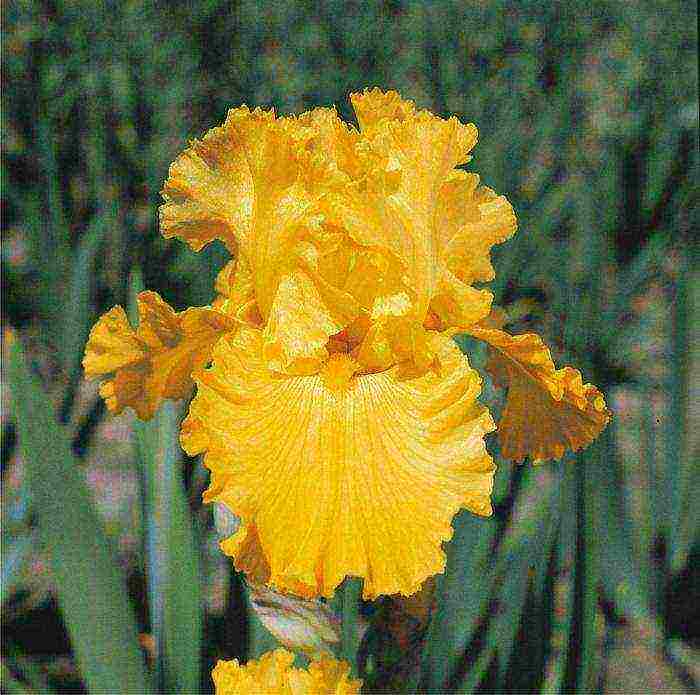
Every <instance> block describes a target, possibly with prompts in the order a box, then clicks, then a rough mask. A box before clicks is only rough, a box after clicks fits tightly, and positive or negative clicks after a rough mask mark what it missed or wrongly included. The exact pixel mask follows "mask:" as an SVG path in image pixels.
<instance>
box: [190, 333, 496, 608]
mask: <svg viewBox="0 0 700 695" xmlns="http://www.w3.org/2000/svg"><path fill="white" fill-rule="evenodd" d="M431 340H432V342H431V345H430V347H431V349H432V351H433V352H434V353H435V354H436V355H437V357H438V359H439V362H440V365H441V370H440V375H438V374H436V373H435V372H433V371H430V372H428V373H426V374H425V375H424V376H422V377H420V378H416V379H410V380H407V381H398V380H397V368H394V369H391V370H389V371H386V372H382V373H378V374H367V375H356V376H354V377H352V378H350V380H349V382H348V384H347V387H346V388H345V389H344V390H343V389H338V388H328V387H327V386H326V384H325V382H324V379H323V377H322V376H320V375H314V376H306V377H283V376H278V375H274V374H271V372H270V371H269V370H268V369H267V368H266V363H265V361H264V359H263V357H262V350H263V336H262V334H261V332H260V331H254V330H251V329H248V328H241V329H240V331H239V332H238V333H236V334H235V335H231V336H227V337H226V338H225V339H223V340H221V341H220V342H219V343H218V344H217V347H216V348H215V350H214V355H213V364H212V367H211V368H210V369H208V370H204V371H202V372H201V373H200V374H199V375H198V376H197V383H198V389H197V396H196V398H195V399H194V401H193V402H192V404H191V407H190V414H189V416H188V418H187V419H186V421H185V423H183V431H182V437H181V441H182V444H183V447H184V448H185V450H186V451H188V452H189V453H190V454H192V455H195V454H198V453H201V452H203V451H206V456H205V459H204V462H205V465H206V466H207V467H208V468H209V469H210V470H211V471H212V485H211V488H210V492H209V493H208V494H207V496H206V499H207V500H208V501H209V500H216V501H220V502H223V503H224V504H226V505H227V506H228V508H229V509H231V510H232V511H233V513H234V514H236V515H237V516H238V517H240V519H241V521H242V526H241V528H240V529H239V531H238V532H237V533H236V534H235V535H234V536H232V537H231V538H230V539H228V540H227V541H225V542H224V543H223V544H222V549H223V550H224V552H227V553H229V554H231V555H232V556H233V557H234V561H235V562H236V564H237V566H238V567H239V568H241V569H243V565H248V566H256V567H257V568H258V569H260V568H261V567H264V566H265V565H267V566H268V568H269V577H267V578H266V579H267V581H268V582H269V583H270V585H271V586H273V587H274V588H276V589H278V590H280V591H289V592H292V593H296V594H298V595H303V596H307V597H313V596H317V595H323V596H331V595H332V594H333V591H334V589H335V588H336V587H337V586H338V584H340V582H342V580H343V579H344V578H345V576H348V575H354V576H358V577H363V578H364V595H365V597H367V598H373V597H375V596H377V595H379V594H394V593H403V594H406V595H410V594H412V593H414V592H415V591H416V590H417V589H418V588H419V587H420V585H421V583H422V582H423V581H424V580H425V579H426V577H428V576H431V575H433V574H435V573H437V572H441V571H442V570H443V569H444V564H445V556H444V553H443V551H442V547H441V544H442V542H443V541H446V540H448V539H449V538H450V537H451V534H452V528H451V525H450V522H451V520H452V517H453V516H454V514H455V513H456V512H457V510H458V509H460V508H461V507H466V508H468V509H470V510H471V511H473V512H475V513H477V514H484V515H488V514H490V513H491V504H490V493H491V487H492V480H493V474H494V465H493V462H492V460H491V458H490V457H489V455H488V454H487V452H486V449H485V446H484V441H483V437H484V434H485V433H486V432H489V431H491V430H492V429H493V421H492V420H491V417H490V415H489V413H488V411H487V410H486V409H485V408H484V407H483V406H481V405H480V404H479V403H478V402H477V401H476V398H477V396H478V394H479V392H480V389H481V382H480V379H479V377H478V375H477V374H476V372H474V371H473V370H472V369H471V368H470V367H469V365H468V363H467V360H466V358H465V357H463V356H462V355H461V353H460V352H459V350H458V349H457V347H456V346H455V345H454V343H453V342H452V341H451V340H449V339H447V338H445V337H444V336H441V335H438V334H435V333H433V334H432V337H431ZM256 550H257V551H258V552H259V553H260V554H261V555H262V559H257V560H256V558H255V554H254V552H255V551H256Z"/></svg>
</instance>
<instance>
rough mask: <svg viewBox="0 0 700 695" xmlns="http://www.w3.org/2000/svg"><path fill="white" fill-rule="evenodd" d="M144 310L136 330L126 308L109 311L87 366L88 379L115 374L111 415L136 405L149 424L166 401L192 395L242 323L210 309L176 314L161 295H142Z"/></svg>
mask: <svg viewBox="0 0 700 695" xmlns="http://www.w3.org/2000/svg"><path fill="white" fill-rule="evenodd" d="M138 312H139V327H138V329H137V330H134V329H132V328H131V326H130V325H129V322H128V320H127V318H126V314H125V313H124V310H123V309H122V308H121V307H114V308H113V309H111V310H110V311H108V312H107V313H106V314H105V315H104V316H103V317H102V318H101V319H100V320H99V321H98V322H97V324H96V325H95V326H94V327H93V329H92V331H91V333H90V338H89V340H88V343H87V346H86V348H85V357H84V359H83V366H84V368H85V373H86V376H87V377H88V378H96V377H99V376H108V375H110V376H111V378H110V379H108V380H107V381H105V382H104V383H103V384H102V386H101V387H100V394H101V395H102V397H103V398H104V399H105V400H106V403H107V407H108V408H109V410H110V411H111V412H113V413H121V412H122V410H124V408H126V407H131V408H133V409H134V410H135V411H136V413H137V415H138V416H139V418H141V419H142V420H148V419H150V418H151V417H153V414H154V413H155V411H156V410H157V408H158V406H159V405H160V403H161V402H162V401H163V399H165V398H174V399H176V398H183V397H185V396H186V395H187V394H188V393H189V391H190V389H191V388H192V386H193V382H192V371H193V370H194V369H195V368H197V367H201V366H203V365H204V364H206V362H208V360H209V358H210V355H211V350H212V347H213V346H214V343H215V342H216V341H217V340H218V339H219V338H220V337H221V336H222V335H224V334H225V333H227V332H228V331H231V330H233V329H235V327H236V326H237V325H238V323H237V322H236V321H235V320H234V319H232V318H230V317H228V316H226V315H225V314H222V313H220V312H218V311H215V310H213V309H208V308H193V309H187V310H186V311H183V312H180V313H176V312H175V311H173V309H172V308H171V307H170V306H168V304H166V303H165V302H164V301H163V300H162V299H161V298H160V297H159V296H158V295H157V294H156V293H155V292H141V293H140V294H139V296H138Z"/></svg>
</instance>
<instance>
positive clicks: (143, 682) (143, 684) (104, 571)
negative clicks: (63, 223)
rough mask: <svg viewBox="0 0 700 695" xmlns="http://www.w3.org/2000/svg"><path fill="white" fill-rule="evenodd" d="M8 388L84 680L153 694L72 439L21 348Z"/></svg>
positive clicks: (97, 688)
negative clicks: (57, 416) (28, 366)
mask: <svg viewBox="0 0 700 695" xmlns="http://www.w3.org/2000/svg"><path fill="white" fill-rule="evenodd" d="M8 382H9V386H10V392H11V397H12V402H13V411H14V413H15V416H16V418H17V422H16V424H17V432H18V437H19V448H20V451H21V453H22V456H23V457H24V460H25V461H26V462H27V475H28V480H29V486H30V489H31V494H32V504H33V507H34V510H35V513H36V516H37V523H38V529H39V535H40V539H41V543H42V546H43V548H44V549H45V552H46V553H47V555H48V557H49V559H50V563H51V569H52V573H53V578H54V580H55V583H56V590H57V594H58V601H59V604H60V606H61V608H62V611H63V615H64V618H65V622H66V626H67V628H68V633H69V635H70V638H71V642H72V645H73V648H74V650H75V656H76V659H77V662H78V665H79V667H80V670H81V673H82V676H83V678H84V679H85V682H86V684H87V686H88V688H89V690H90V691H92V692H114V691H115V689H117V690H120V691H121V692H148V691H149V688H148V687H147V686H148V680H147V677H146V671H145V668H144V663H143V657H142V655H141V652H140V649H139V646H138V639H137V637H138V630H137V626H136V620H135V618H134V613H133V609H132V607H131V605H130V603H129V598H128V595H127V592H126V584H125V581H124V575H123V572H122V570H121V568H120V567H119V565H118V564H117V562H116V559H115V555H114V552H113V549H112V543H111V542H110V539H109V538H108V537H107V535H106V533H105V531H104V526H103V524H102V520H101V519H100V518H99V516H98V514H97V513H96V512H95V510H94V507H93V505H92V502H91V499H90V493H89V492H88V490H87V488H86V486H85V483H84V481H83V477H82V474H81V472H80V470H79V468H78V462H77V460H76V459H75V458H74V456H73V455H72V453H71V448H70V441H69V439H68V437H67V435H66V432H65V431H64V430H63V429H62V428H61V427H59V426H58V425H57V424H56V417H55V414H54V412H53V409H52V408H51V406H50V405H49V404H48V403H47V398H46V394H45V393H44V392H43V390H42V388H41V385H40V383H39V380H38V379H37V377H35V376H34V375H33V374H31V373H30V371H29V369H28V368H27V365H26V363H25V359H24V353H23V351H22V349H21V347H20V346H19V344H18V343H15V344H14V345H12V347H11V355H10V360H9V365H8Z"/></svg>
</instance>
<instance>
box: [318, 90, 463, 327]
mask: <svg viewBox="0 0 700 695" xmlns="http://www.w3.org/2000/svg"><path fill="white" fill-rule="evenodd" d="M396 96H397V98H398V95H396ZM363 99H370V100H371V101H375V100H376V101H380V102H382V103H383V102H384V101H386V103H393V99H394V98H393V97H390V96H389V95H383V96H382V95H381V94H380V93H378V92H376V93H375V92H372V93H371V95H370V96H368V95H365V96H364V97H362V98H360V99H359V100H357V99H356V100H355V101H358V103H360V104H363V103H364V101H363ZM353 103H355V102H353ZM401 103H403V102H401ZM392 108H393V107H392ZM368 111H369V110H368ZM386 111H387V112H390V111H391V108H388V107H387V109H386ZM399 111H401V109H399ZM360 112H362V107H360V111H359V112H358V113H360ZM379 112H381V109H379ZM363 118H364V117H361V121H362V119H363ZM365 130H367V129H366V128H365V126H364V125H363V134H365V135H366V137H365V138H364V139H363V140H362V141H361V143H360V144H359V145H358V146H357V148H356V150H357V152H358V157H360V159H361V161H362V162H363V164H364V166H365V172H364V176H363V177H362V178H360V180H359V181H353V182H352V183H351V184H350V185H348V186H347V187H346V188H345V189H344V190H343V191H342V192H338V193H335V192H333V193H330V194H329V195H327V196H326V197H324V199H323V200H322V201H321V207H322V210H323V212H324V215H325V216H326V218H327V220H328V221H329V222H331V223H332V224H334V225H336V226H337V227H339V228H341V229H345V230H346V231H347V233H348V234H349V235H350V237H351V238H352V239H353V240H354V241H355V242H356V243H358V244H361V245H364V246H366V247H369V248H373V247H374V248H377V247H378V248H382V249H384V250H385V252H388V253H390V254H391V255H392V256H393V257H394V258H395V259H396V260H397V261H398V262H399V263H401V264H402V267H403V273H404V274H405V276H406V281H405V285H406V287H410V288H411V291H412V293H413V294H414V295H415V307H414V312H413V313H414V315H415V318H416V320H418V321H419V322H422V321H423V320H424V318H425V316H426V313H427V309H428V304H429V302H430V299H431V297H432V296H433V294H434V292H435V290H436V286H437V281H438V276H439V269H438V257H439V253H440V230H439V229H438V227H437V226H436V224H438V223H439V222H440V217H439V215H438V206H439V203H440V191H441V189H442V187H443V186H444V184H445V183H446V182H447V181H449V180H450V179H451V178H452V177H453V176H454V173H455V167H456V166H458V165H459V164H462V163H464V162H466V161H468V160H469V159H470V157H469V152H470V150H471V149H472V148H473V146H474V145H475V144H476V140H477V132H476V128H475V127H474V125H473V124H466V125H465V124H463V123H460V122H459V121H458V120H457V119H456V118H450V119H449V120H445V119H442V118H438V117H437V116H434V115H432V114H430V113H428V112H426V111H421V112H418V113H415V114H414V113H413V112H411V113H408V112H407V113H406V114H405V116H404V117H402V118H393V119H392V118H390V117H389V116H388V115H387V116H381V117H380V118H378V120H376V122H375V121H372V127H371V128H369V129H368V130H367V132H366V133H365V132H364V131H365Z"/></svg>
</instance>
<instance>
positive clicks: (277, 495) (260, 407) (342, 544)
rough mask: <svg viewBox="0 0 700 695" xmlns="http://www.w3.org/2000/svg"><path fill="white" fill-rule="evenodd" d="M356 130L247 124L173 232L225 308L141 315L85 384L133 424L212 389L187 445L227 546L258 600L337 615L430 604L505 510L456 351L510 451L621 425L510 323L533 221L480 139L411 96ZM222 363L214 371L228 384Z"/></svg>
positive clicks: (110, 345) (534, 449)
mask: <svg viewBox="0 0 700 695" xmlns="http://www.w3.org/2000/svg"><path fill="white" fill-rule="evenodd" d="M351 100H352V105H353V107H354V109H355V113H356V115H357V119H358V122H359V129H356V128H354V127H352V126H350V125H347V124H346V123H344V122H343V121H342V120H340V119H339V118H338V116H337V114H336V113H335V111H334V110H331V109H314V110H313V111H311V112H308V113H305V114H303V115H301V116H299V117H283V118H280V117H276V116H275V114H274V112H273V111H263V110H260V109H255V110H252V111H251V110H250V109H248V108H247V107H242V108H237V109H233V110H231V111H230V112H229V114H228V117H227V119H226V122H225V123H224V125H223V126H221V127H219V128H214V129H213V130H211V131H210V132H208V133H207V134H206V135H205V136H204V138H202V139H201V140H195V141H194V142H192V144H191V146H190V147H189V148H188V149H187V150H185V152H184V153H183V154H181V155H180V156H179V157H178V158H177V160H176V161H175V162H174V163H173V164H172V166H171V168H170V172H169V176H168V180H167V182H166V184H165V187H164V189H163V197H164V200H165V203H164V205H163V206H162V207H161V209H160V223H161V229H162V232H163V234H164V235H165V236H166V237H179V238H181V239H183V240H184V241H186V242H187V243H188V244H189V245H190V246H191V247H192V248H193V249H194V250H195V251H198V250H199V249H201V248H202V247H203V246H205V245H206V244H208V243H209V242H211V241H213V240H214V239H219V240H221V241H222V242H223V243H224V244H225V245H226V247H227V248H228V249H229V251H230V252H231V255H232V257H233V260H232V261H231V262H230V263H229V264H228V265H227V266H226V267H225V268H224V269H223V270H222V271H221V273H220V275H219V277H218V280H217V282H216V290H217V296H216V297H215V298H214V300H213V301H212V304H211V306H209V307H205V308H193V309H188V310H186V311H184V312H181V313H176V312H174V311H173V310H172V309H171V308H170V307H168V305H167V304H165V302H163V300H161V299H160V298H159V297H158V295H156V294H154V293H151V292H145V293H142V294H141V295H140V296H139V314H140V324H139V326H138V328H137V329H135V330H134V329H132V328H131V327H130V326H129V324H128V322H127V320H126V317H125V315H124V312H123V310H122V309H121V308H119V307H117V308H115V309H112V310H111V311H110V312H108V313H107V314H106V315H105V316H103V317H102V318H101V319H100V321H99V323H98V324H97V325H96V326H95V328H94V329H93V331H92V334H91V336H90V341H89V343H88V346H87V351H86V357H85V361H84V364H85V368H86V371H87V374H88V376H93V377H94V376H102V375H107V376H109V379H108V380H107V381H106V382H105V383H104V384H103V385H102V394H103V395H104V396H105V398H106V399H107V405H108V407H109V408H110V410H112V411H113V412H120V411H121V410H122V409H123V408H124V407H126V406H130V407H132V408H133V409H134V410H136V412H137V414H138V415H139V416H140V417H146V418H147V417H149V416H150V415H152V413H153V412H154V410H155V408H156V407H157V406H158V404H159V403H160V402H161V401H162V399H163V398H177V397H180V396H182V395H184V394H185V393H187V392H188V390H189V388H190V387H191V386H192V382H193V380H194V382H196V386H197V395H196V397H195V399H194V400H193V402H192V404H191V406H190V411H189V415H188V417H187V419H186V420H185V421H184V423H183V426H182V433H181V442H182V445H183V447H184V448H185V450H186V451H187V452H188V453H189V454H191V455H195V454H199V453H204V455H205V458H204V462H205V464H206V466H207V467H208V468H209V469H210V470H211V473H212V480H211V485H210V487H209V489H208V490H207V492H206V494H205V499H206V500H208V501H217V502H221V503H223V504H225V505H226V506H227V507H229V508H230V509H231V510H232V511H233V512H234V513H235V514H236V515H237V516H238V517H239V518H240V520H241V525H240V527H239V528H238V530H237V531H236V532H235V533H234V534H233V535H232V536H231V537H230V538H228V539H226V540H224V541H223V542H222V548H223V550H224V552H226V553H227V554H228V555H230V556H231V557H232V558H233V559H234V561H235V564H236V566H237V567H238V568H239V569H241V570H244V571H246V572H247V573H248V574H249V575H250V576H251V578H252V580H253V581H255V582H258V583H268V584H269V585H270V586H272V587H273V588H275V589H277V590H280V591H286V592H291V593H296V594H298V595H301V596H304V597H313V596H318V595H323V596H331V595H332V594H333V591H334V589H335V588H336V587H337V586H338V584H339V583H340V582H342V581H343V579H344V577H346V576H348V575H355V576H358V577H362V578H364V596H365V598H373V597H376V596H377V595H379V594H394V593H402V594H405V595H410V594H412V593H413V592H415V591H416V590H417V589H418V588H419V587H420V585H421V583H422V582H423V581H424V580H425V579H426V577H428V576H430V575H433V574H435V573H438V572H441V571H442V570H443V569H444V565H445V555H444V552H443V550H442V547H441V546H442V543H443V541H447V540H448V539H449V538H450V537H451V534H452V527H451V520H452V518H453V516H454V515H455V513H456V512H457V511H458V510H459V509H460V508H467V509H468V510H470V511H472V512H474V513H476V514H480V515H489V514H491V513H492V508H491V502H490V496H491V489H492V482H493V475H494V470H495V466H494V463H493V461H492V459H491V457H490V456H489V454H488V453H487V451H486V448H485V445H484V436H485V435H486V434H487V433H488V432H491V431H492V430H494V429H495V424H494V421H493V419H492V417H491V415H490V414H489V411H488V410H487V408H486V407H485V406H483V405H482V404H480V403H479V401H478V396H479V394H480V392H481V383H482V382H481V378H480V376H479V375H478V374H477V373H476V372H475V371H474V370H473V369H472V368H471V367H470V365H469V362H468V360H467V357H466V356H463V355H462V354H461V352H460V351H459V350H458V348H457V347H456V345H455V344H454V342H453V340H452V338H451V336H452V335H454V334H455V333H469V334H471V335H472V336H474V337H475V338H478V339H480V340H483V341H485V342H486V343H488V345H489V346H490V347H491V352H492V355H491V360H490V371H491V373H492V376H493V378H494V380H495V382H496V383H497V384H498V385H499V386H502V387H504V388H506V389H508V395H507V401H506V406H505V410H504V412H503V416H502V418H501V420H500V423H499V427H498V430H499V437H500V442H501V451H502V453H503V455H504V456H505V457H507V458H511V459H514V460H522V459H523V458H525V457H526V456H530V457H532V458H535V459H550V458H559V457H561V456H562V454H563V453H564V451H566V450H576V449H580V448H581V447H583V446H586V445H587V444H588V443H590V442H591V441H592V440H593V439H594V438H595V437H596V436H597V435H598V433H599V432H600V431H601V430H602V429H603V427H604V426H605V424H606V423H607V421H608V418H609V413H608V411H607V409H606V406H605V402H604V400H603V397H602V395H601V394H600V392H599V391H598V390H597V389H596V388H595V387H594V386H592V385H590V384H584V383H583V381H582V379H581V375H580V373H579V372H578V371H576V370H575V369H572V368H570V367H565V368H563V369H556V368H555V366H554V364H553V362H552V358H551V356H550V353H549V350H548V349H547V347H546V346H545V345H544V344H543V343H542V341H541V340H540V338H539V337H538V336H536V335H533V334H526V335H518V336H511V335H509V334H507V333H505V332H504V331H502V330H500V329H499V328H498V327H496V326H497V323H496V322H495V321H494V320H493V316H490V311H491V303H492V299H493V297H492V294H491V293H490V292H489V291H488V290H487V289H483V288H481V287H479V286H477V285H478V283H482V282H485V281H489V280H492V279H493V278H494V270H493V267H492V265H491V262H490V257H489V253H490V249H491V247H492V246H493V245H494V244H497V243H501V242H503V241H505V240H506V239H508V238H509V237H510V236H511V235H512V234H513V233H514V231H515V228H516V220H515V215H514V213H513V209H512V207H511V205H510V204H509V203H508V201H507V200H506V199H505V198H504V197H503V196H499V195H497V194H496V193H494V191H492V190H491V189H490V188H487V187H486V186H482V185H480V183H479V177H478V176H477V175H476V174H474V173H470V172H467V171H465V170H464V169H462V168H458V167H460V166H461V165H463V164H465V163H467V162H469V161H470V159H471V157H470V154H469V153H470V152H471V150H472V148H473V147H474V145H475V144H476V140H477V131H476V128H475V127H474V125H472V124H468V125H465V124H462V123H460V122H459V121H458V120H457V119H455V118H450V119H449V120H445V119H442V118H438V117H437V116H435V115H433V114H431V113H429V112H427V111H417V110H416V109H415V107H414V105H413V103H412V102H409V101H405V100H403V99H401V98H400V97H399V95H398V94H396V93H395V92H386V93H384V92H381V91H379V90H377V89H374V90H371V91H365V92H363V93H361V94H353V95H351ZM208 365H209V366H208Z"/></svg>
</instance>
